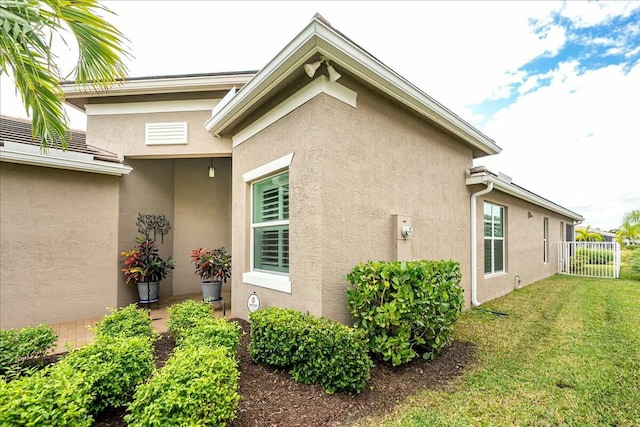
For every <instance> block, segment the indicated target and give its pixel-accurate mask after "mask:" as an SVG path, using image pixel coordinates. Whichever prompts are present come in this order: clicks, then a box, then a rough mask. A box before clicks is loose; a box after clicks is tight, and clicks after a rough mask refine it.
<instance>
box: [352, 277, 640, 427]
mask: <svg viewBox="0 0 640 427" xmlns="http://www.w3.org/2000/svg"><path fill="white" fill-rule="evenodd" d="M482 307H484V308H489V309H493V310H496V311H500V312H506V313H508V314H509V316H508V317H496V316H495V315H492V314H489V313H487V312H486V311H480V310H471V311H468V312H465V313H464V314H463V316H462V318H461V320H460V321H459V322H458V324H457V326H456V339H458V340H461V341H470V342H473V343H475V344H476V345H477V346H478V358H479V362H478V364H477V366H476V367H474V368H471V369H469V371H468V372H467V373H466V374H465V375H464V376H463V377H462V378H460V379H459V380H456V381H454V382H453V383H452V384H451V385H450V386H449V387H448V388H447V389H444V390H437V391H425V392H423V393H422V394H420V395H419V396H416V397H415V398H413V399H412V400H411V401H409V402H405V403H404V404H403V405H402V406H400V407H399V408H398V410H397V411H396V413H394V414H392V415H390V416H388V417H386V418H384V419H369V420H367V421H366V423H363V424H364V425H376V426H378V425H385V426H412V427H413V426H514V425H516V426H526V425H534V426H564V425H567V426H600V425H603V426H640V281H638V280H634V279H621V280H615V279H591V278H580V277H569V276H554V277H552V278H549V279H546V280H543V281H541V282H538V283H535V284H533V285H530V286H528V287H526V288H524V289H521V290H519V291H515V292H513V293H511V294H510V295H508V296H506V297H503V298H500V299H498V300H495V301H492V302H490V303H487V304H483V306H482ZM390 398H393V396H390Z"/></svg>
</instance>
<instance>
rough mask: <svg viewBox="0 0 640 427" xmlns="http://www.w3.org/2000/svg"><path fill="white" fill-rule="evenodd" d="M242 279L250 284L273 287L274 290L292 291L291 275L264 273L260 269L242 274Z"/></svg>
mask: <svg viewBox="0 0 640 427" xmlns="http://www.w3.org/2000/svg"><path fill="white" fill-rule="evenodd" d="M242 281H243V282H244V283H248V284H249V285H255V286H260V287H262V288H267V289H273V290H274V291H279V292H286V293H288V294H290V293H291V282H290V281H289V276H284V275H280V274H271V273H263V272H260V271H250V272H248V273H243V274H242Z"/></svg>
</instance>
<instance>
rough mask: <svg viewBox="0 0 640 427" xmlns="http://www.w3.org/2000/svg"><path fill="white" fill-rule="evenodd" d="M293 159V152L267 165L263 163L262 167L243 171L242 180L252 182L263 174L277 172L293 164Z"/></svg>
mask: <svg viewBox="0 0 640 427" xmlns="http://www.w3.org/2000/svg"><path fill="white" fill-rule="evenodd" d="M292 160H293V153H289V154H287V155H286V156H283V157H280V158H279V159H276V160H273V161H271V162H269V163H267V164H266V165H262V166H260V167H257V168H255V169H252V170H250V171H249V172H245V173H243V174H242V180H243V181H244V182H251V181H255V180H256V179H258V178H261V177H263V176H266V175H269V174H271V173H274V172H277V171H279V170H283V169H286V168H288V167H289V166H291V161H292Z"/></svg>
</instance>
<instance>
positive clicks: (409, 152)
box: [232, 80, 472, 323]
mask: <svg viewBox="0 0 640 427" xmlns="http://www.w3.org/2000/svg"><path fill="white" fill-rule="evenodd" d="M341 82H342V80H341ZM349 85H350V87H351V88H352V89H354V90H356V91H357V92H358V105H357V108H353V107H351V106H348V105H346V104H344V103H342V102H341V101H338V100H336V99H334V98H332V97H330V96H327V95H319V96H317V97H316V98H314V99H312V100H311V101H309V102H307V103H305V104H304V105H303V106H301V107H299V108H298V109H297V110H295V111H294V112H292V113H290V114H289V115H287V116H286V117H284V118H283V119H281V120H279V121H278V122H276V123H274V124H272V125H271V126H269V127H268V128H267V129H265V130H263V131H262V132H260V133H259V134H257V135H255V136H254V137H252V138H250V139H249V140H247V141H246V142H244V143H243V144H241V145H240V146H238V147H236V148H235V149H234V153H233V156H234V168H233V194H234V200H233V203H234V205H233V212H234V217H233V218H234V220H233V221H234V222H233V247H234V258H235V263H236V264H235V265H236V268H237V267H238V263H239V262H240V263H241V265H242V266H243V267H244V271H245V272H246V271H248V270H249V267H250V263H249V259H248V257H249V231H250V230H249V229H248V228H247V225H248V224H249V221H250V216H249V215H250V213H249V212H248V210H247V207H248V206H250V199H249V191H250V186H249V185H248V184H245V183H244V182H242V174H243V173H245V172H247V171H249V170H251V169H253V168H256V167H258V166H261V165H263V164H265V163H268V162H269V161H271V160H274V159H277V158H279V157H282V156H284V155H286V154H288V153H291V152H294V153H295V155H294V159H293V162H292V164H291V167H290V169H289V173H290V179H289V185H290V266H291V267H290V279H291V282H292V293H291V294H286V293H281V292H276V291H271V290H268V289H264V288H260V287H255V286H251V285H247V284H244V283H242V280H241V277H240V276H239V275H235V276H234V281H233V285H234V288H233V296H232V298H233V310H234V315H236V316H240V317H245V316H246V314H247V309H246V299H247V297H248V295H249V294H250V293H251V292H253V291H255V292H257V293H258V295H259V297H260V299H261V305H262V306H263V307H267V306H270V305H279V306H285V307H293V308H297V309H300V310H303V311H307V310H308V311H310V312H312V313H315V314H321V315H324V316H330V317H332V318H334V319H337V320H340V321H343V322H347V323H348V322H350V320H351V319H350V316H349V314H348V312H347V309H346V288H347V286H348V282H347V281H346V280H344V275H345V274H346V273H348V272H349V271H350V270H351V268H353V266H355V265H356V264H357V263H359V262H360V261H366V260H369V259H375V260H392V259H394V252H395V251H394V244H395V241H394V239H393V232H394V231H393V227H392V215H394V214H404V215H409V216H410V217H411V219H412V225H413V227H414V230H415V231H414V237H412V240H411V249H410V250H411V254H412V257H413V258H416V259H418V258H426V259H442V258H451V259H455V260H458V261H460V262H461V263H462V268H463V274H464V276H465V281H466V282H465V284H464V286H465V288H466V289H467V293H468V288H469V284H468V279H467V277H468V268H469V264H470V263H469V250H468V241H469V237H468V236H469V191H468V190H467V188H466V185H465V182H464V180H465V175H464V170H465V169H466V168H468V167H470V166H471V162H472V159H471V150H470V149H469V148H467V147H466V146H464V145H463V144H461V143H458V142H456V141H455V140H453V138H452V137H449V136H447V135H446V134H444V133H443V132H442V131H440V130H438V129H436V128H434V127H432V126H430V125H428V124H426V123H424V122H421V121H419V120H418V119H417V118H415V117H414V116H412V115H410V114H409V113H407V112H406V111H404V110H402V109H400V108H399V107H396V106H394V105H391V104H389V103H388V102H386V101H385V100H383V99H382V98H380V97H379V96H377V95H375V94H373V93H372V92H370V91H368V90H367V89H365V88H363V87H361V86H358V85H356V84H354V83H353V82H351V83H349ZM236 272H238V269H236Z"/></svg>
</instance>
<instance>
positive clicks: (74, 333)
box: [51, 287, 232, 354]
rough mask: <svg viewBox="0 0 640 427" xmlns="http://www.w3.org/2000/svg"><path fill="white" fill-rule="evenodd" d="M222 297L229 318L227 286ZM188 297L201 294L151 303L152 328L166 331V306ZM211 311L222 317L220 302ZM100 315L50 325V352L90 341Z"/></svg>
mask: <svg viewBox="0 0 640 427" xmlns="http://www.w3.org/2000/svg"><path fill="white" fill-rule="evenodd" d="M222 297H223V298H224V301H225V303H226V312H227V313H226V316H225V317H226V318H227V319H229V318H231V317H232V316H231V315H230V314H231V290H230V289H229V287H223V290H222ZM188 299H192V300H196V301H200V300H202V294H201V293H200V294H191V295H180V296H175V297H168V298H162V297H160V304H159V305H158V304H157V303H153V304H151V319H152V324H153V329H154V330H155V331H156V332H158V333H161V332H166V331H167V320H169V313H168V312H167V308H168V307H170V306H172V305H174V304H178V303H181V302H183V301H186V300H188ZM140 307H141V308H144V309H146V308H147V306H146V305H141V306H140ZM212 307H213V312H214V314H215V315H216V316H219V317H223V315H222V311H223V310H222V304H218V303H215V304H212ZM101 320H102V317H94V318H92V319H84V320H77V321H75V322H68V323H57V324H55V325H51V326H52V327H53V329H54V330H55V331H56V333H57V334H58V341H57V343H56V344H57V345H56V348H55V349H54V350H53V351H52V352H51V353H52V354H58V353H64V352H67V351H69V350H74V349H76V348H79V347H82V346H83V345H84V344H87V343H89V342H91V341H92V340H93V339H94V338H95V334H94V333H93V329H92V328H93V327H95V325H96V323H97V322H99V321H101Z"/></svg>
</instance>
